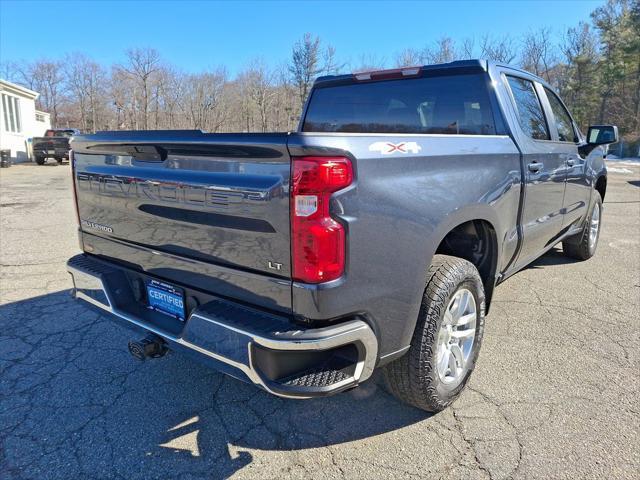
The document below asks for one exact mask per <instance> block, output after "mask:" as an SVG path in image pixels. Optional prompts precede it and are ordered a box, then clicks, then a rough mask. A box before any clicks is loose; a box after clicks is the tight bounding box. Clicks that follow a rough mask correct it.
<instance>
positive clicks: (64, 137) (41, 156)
mask: <svg viewBox="0 0 640 480" xmlns="http://www.w3.org/2000/svg"><path fill="white" fill-rule="evenodd" d="M79 133H80V131H79V130H76V129H73V128H61V129H51V130H47V131H46V132H45V133H44V137H34V138H33V140H32V143H31V145H32V149H33V158H34V159H35V161H36V163H37V164H38V165H44V162H46V161H47V158H50V157H52V158H55V159H56V160H57V161H58V163H62V161H63V160H69V150H70V147H69V140H71V137H73V136H74V135H78V134H79Z"/></svg>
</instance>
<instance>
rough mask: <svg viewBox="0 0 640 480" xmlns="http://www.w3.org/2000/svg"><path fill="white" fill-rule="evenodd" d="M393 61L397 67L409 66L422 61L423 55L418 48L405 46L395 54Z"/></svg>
mask: <svg viewBox="0 0 640 480" xmlns="http://www.w3.org/2000/svg"><path fill="white" fill-rule="evenodd" d="M394 63H395V65H396V66H397V67H411V66H413V65H420V64H422V63H424V57H423V55H422V52H419V51H418V50H415V49H413V48H405V49H404V50H402V51H401V52H400V53H398V54H397V55H396V57H395V60H394Z"/></svg>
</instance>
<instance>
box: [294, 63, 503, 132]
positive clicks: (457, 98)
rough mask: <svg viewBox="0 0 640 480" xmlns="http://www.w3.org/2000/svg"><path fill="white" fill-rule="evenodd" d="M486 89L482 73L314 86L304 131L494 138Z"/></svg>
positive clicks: (491, 115)
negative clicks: (491, 136) (485, 136)
mask: <svg viewBox="0 0 640 480" xmlns="http://www.w3.org/2000/svg"><path fill="white" fill-rule="evenodd" d="M487 88H488V87H487V78H486V76H485V75H483V74H466V75H449V76H437V77H426V78H412V79H402V80H387V81H378V82H369V83H353V84H349V85H339V86H327V87H321V88H316V89H314V91H313V94H312V96H311V99H310V101H309V106H308V108H307V114H306V116H305V120H304V123H303V125H302V131H304V132H346V133H432V134H433V133H435V134H448V135H460V134H463V135H495V134H496V126H495V122H494V119H493V114H492V111H491V104H490V100H489V94H488V92H487Z"/></svg>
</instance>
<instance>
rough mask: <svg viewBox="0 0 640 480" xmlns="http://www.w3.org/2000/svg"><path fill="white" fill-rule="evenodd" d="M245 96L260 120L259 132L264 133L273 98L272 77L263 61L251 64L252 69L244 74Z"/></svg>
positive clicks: (266, 128)
mask: <svg viewBox="0 0 640 480" xmlns="http://www.w3.org/2000/svg"><path fill="white" fill-rule="evenodd" d="M245 76H246V81H247V90H246V92H247V95H248V97H249V100H250V101H251V102H252V103H253V105H254V106H255V108H256V110H257V112H258V116H259V118H260V130H261V131H262V132H266V131H267V130H268V125H269V112H270V111H271V106H272V103H273V99H274V96H275V90H274V87H273V80H274V75H273V73H272V72H271V71H269V69H268V68H267V66H266V65H265V63H264V61H262V60H256V61H254V62H252V67H251V68H250V69H249V70H248V71H247V72H246V74H245Z"/></svg>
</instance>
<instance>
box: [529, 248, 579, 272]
mask: <svg viewBox="0 0 640 480" xmlns="http://www.w3.org/2000/svg"><path fill="white" fill-rule="evenodd" d="M577 262H579V260H576V259H575V258H570V257H567V256H566V255H565V254H564V253H563V252H562V248H561V247H554V248H552V249H551V250H549V251H548V252H547V253H545V254H544V255H542V256H541V257H539V258H538V259H536V260H535V261H533V262H532V263H530V264H529V265H527V266H526V267H525V268H524V270H528V269H530V268H533V269H535V268H544V267H550V266H553V265H569V264H572V263H577Z"/></svg>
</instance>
